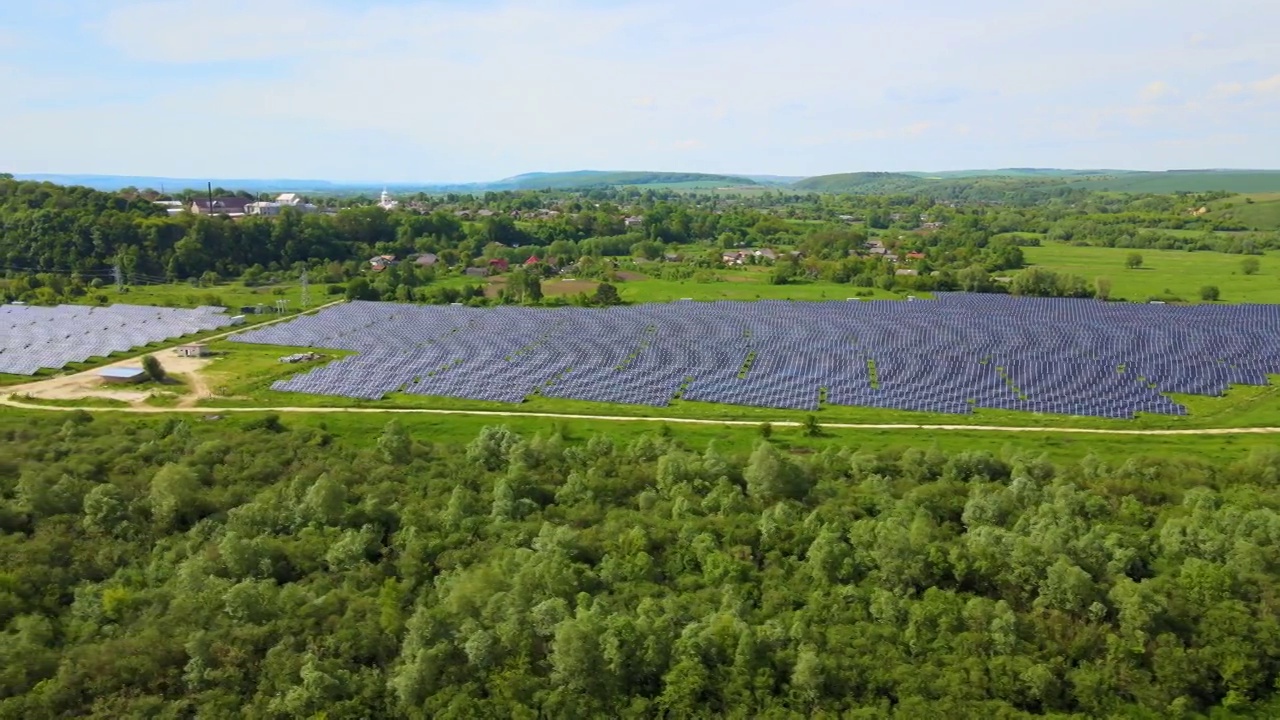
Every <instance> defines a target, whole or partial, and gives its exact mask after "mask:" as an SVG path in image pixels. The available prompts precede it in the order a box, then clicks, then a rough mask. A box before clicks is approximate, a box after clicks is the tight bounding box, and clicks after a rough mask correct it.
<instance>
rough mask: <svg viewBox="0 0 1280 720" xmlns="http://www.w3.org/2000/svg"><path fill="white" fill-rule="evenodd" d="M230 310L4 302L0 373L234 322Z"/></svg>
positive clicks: (25, 371) (33, 369)
mask: <svg viewBox="0 0 1280 720" xmlns="http://www.w3.org/2000/svg"><path fill="white" fill-rule="evenodd" d="M230 324H231V317H230V316H228V315H226V314H224V308H220V307H209V306H201V307H198V308H195V309H194V310H184V309H178V308H163V307H151V306H145V305H110V306H107V307H95V306H90V305H58V306H56V307H38V306H33V305H0V373H9V374H13V375H34V374H36V373H37V372H38V371H39V370H40V369H41V368H51V369H57V368H61V367H65V366H66V365H68V364H70V363H76V362H84V361H86V360H88V359H89V358H92V357H106V356H108V355H110V354H111V353H114V352H123V351H125V350H129V349H131V348H135V347H139V346H141V345H148V344H150V343H154V342H162V341H165V340H171V339H173V338H178V337H182V336H183V335H190V334H193V333H198V332H203V331H206V330H214V329H217V328H220V327H225V326H229V325H230Z"/></svg>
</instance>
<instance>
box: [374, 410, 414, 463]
mask: <svg viewBox="0 0 1280 720" xmlns="http://www.w3.org/2000/svg"><path fill="white" fill-rule="evenodd" d="M412 447H413V440H412V439H410V437H409V433H408V432H406V431H405V429H404V426H402V425H401V424H400V423H399V422H397V421H395V420H392V421H391V422H389V423H387V424H386V426H385V427H383V428H382V434H381V435H379V436H378V451H379V452H380V453H381V454H382V459H383V460H384V461H385V462H388V463H391V464H395V465H403V464H405V463H407V462H409V460H410V458H411V450H412Z"/></svg>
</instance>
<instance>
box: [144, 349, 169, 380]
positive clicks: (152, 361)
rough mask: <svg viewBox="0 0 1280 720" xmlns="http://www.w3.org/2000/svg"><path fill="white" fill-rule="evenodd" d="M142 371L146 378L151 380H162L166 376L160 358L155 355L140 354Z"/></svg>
mask: <svg viewBox="0 0 1280 720" xmlns="http://www.w3.org/2000/svg"><path fill="white" fill-rule="evenodd" d="M142 372H143V373H145V374H146V376H147V379H149V380H151V381H153V382H164V380H165V378H166V377H167V376H168V375H167V374H166V373H165V370H164V366H163V365H161V364H160V358H158V357H156V356H155V355H143V356H142Z"/></svg>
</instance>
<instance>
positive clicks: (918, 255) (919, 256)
mask: <svg viewBox="0 0 1280 720" xmlns="http://www.w3.org/2000/svg"><path fill="white" fill-rule="evenodd" d="M907 259H908V260H923V259H924V253H922V252H909V253H907Z"/></svg>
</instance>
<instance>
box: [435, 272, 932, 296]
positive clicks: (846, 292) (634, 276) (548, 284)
mask: <svg viewBox="0 0 1280 720" xmlns="http://www.w3.org/2000/svg"><path fill="white" fill-rule="evenodd" d="M770 271H771V268H769V267H765V266H757V267H749V268H735V269H732V270H719V271H715V272H713V273H711V274H712V275H713V276H714V277H715V280H714V281H711V282H700V281H698V280H693V279H689V280H662V279H659V278H653V277H649V276H647V275H645V274H643V273H642V272H634V271H622V272H619V273H618V275H619V278H618V279H617V280H614V281H611V282H612V283H613V285H614V287H616V288H618V295H619V296H620V297H621V298H622V300H623V302H628V303H654V302H671V301H674V300H682V299H686V298H687V299H689V300H698V301H714V300H741V301H752V300H808V301H821V300H847V299H849V298H853V297H857V298H861V299H864V300H904V299H906V297H907V296H908V295H909V294H914V295H916V296H917V297H922V298H925V297H930V295H929V293H922V292H915V291H902V292H891V291H887V290H881V289H879V288H860V287H855V286H853V285H841V284H837V283H829V282H820V281H812V282H810V281H799V282H792V283H788V284H786V285H771V284H770V283H769V273H770ZM506 282H507V278H506V277H504V276H501V275H499V276H494V277H490V278H481V279H477V278H471V277H458V276H452V277H447V278H445V279H443V280H441V281H440V284H441V285H443V286H447V287H462V286H466V285H476V284H483V285H485V286H486V294H487V295H488V296H489V297H495V296H496V295H497V291H498V289H499V288H501V287H503V286H504V285H505V284H506ZM598 285H599V282H598V281H595V280H586V279H577V278H550V279H547V280H544V281H543V282H542V292H543V295H545V296H546V297H562V296H567V295H576V294H578V293H581V292H585V293H588V294H590V293H594V292H595V290H596V287H597V286H598Z"/></svg>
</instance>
